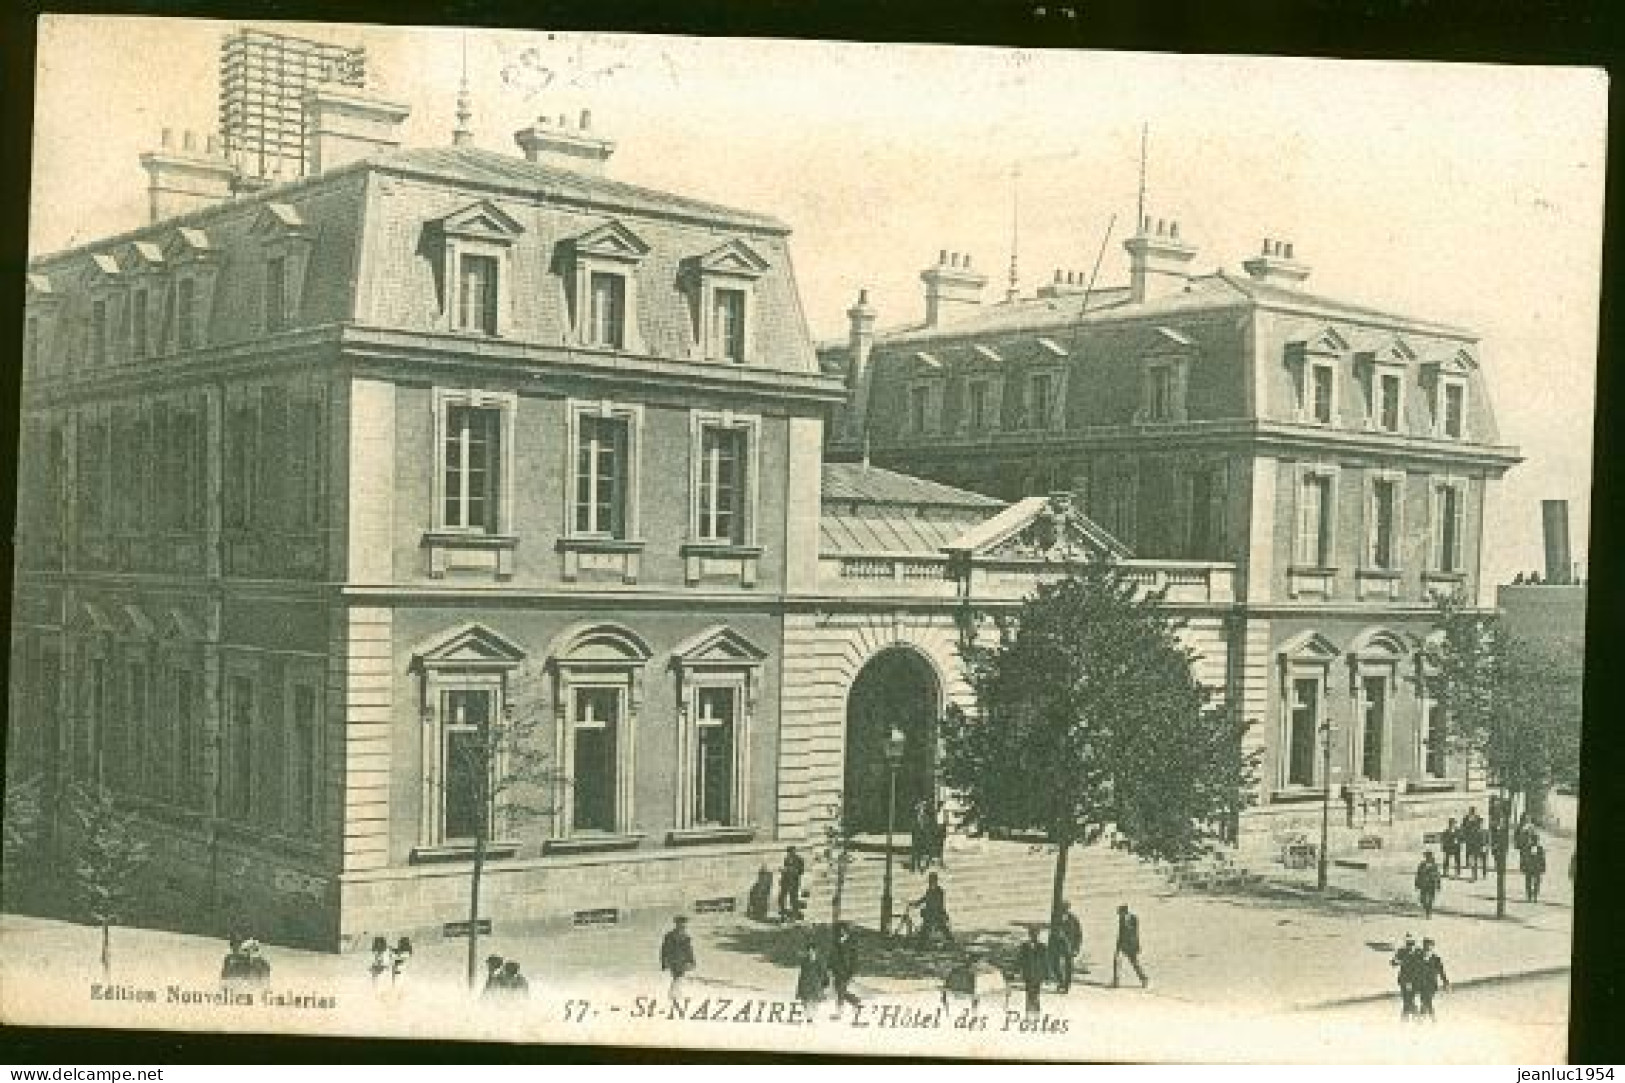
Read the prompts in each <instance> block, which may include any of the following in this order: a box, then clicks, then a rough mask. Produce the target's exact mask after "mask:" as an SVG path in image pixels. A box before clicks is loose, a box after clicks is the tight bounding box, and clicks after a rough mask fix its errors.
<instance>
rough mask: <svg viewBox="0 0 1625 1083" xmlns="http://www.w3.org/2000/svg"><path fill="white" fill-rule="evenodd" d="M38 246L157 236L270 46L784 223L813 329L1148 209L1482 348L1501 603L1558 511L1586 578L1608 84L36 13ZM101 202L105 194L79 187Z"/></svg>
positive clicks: (904, 315) (993, 279)
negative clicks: (247, 44) (236, 51)
mask: <svg viewBox="0 0 1625 1083" xmlns="http://www.w3.org/2000/svg"><path fill="white" fill-rule="evenodd" d="M40 25H41V40H40V50H39V65H40V66H39V73H38V85H37V97H36V101H37V106H36V114H37V115H36V125H35V144H34V186H35V188H34V198H33V202H32V211H31V216H30V250H31V251H32V252H35V253H43V252H50V251H54V250H56V249H59V248H63V247H66V246H69V245H72V244H76V243H82V242H85V241H89V240H93V239H95V238H97V237H100V236H105V235H108V234H111V233H115V232H118V231H121V230H125V229H130V228H133V227H136V226H139V225H142V224H144V222H145V218H146V175H145V173H144V172H143V171H142V170H141V168H140V164H139V160H138V159H139V155H140V153H141V152H142V151H145V150H150V149H153V148H155V147H156V146H157V145H158V142H159V137H160V132H161V129H163V128H165V127H168V128H173V129H176V130H177V131H180V130H183V129H193V130H195V131H198V132H205V131H209V130H212V129H213V128H214V126H215V123H216V85H215V80H216V64H217V54H218V49H219V45H220V41H221V38H222V37H223V36H224V35H225V34H226V33H227V32H229V31H231V30H233V29H235V28H236V27H238V26H241V25H263V26H266V27H267V28H274V29H280V30H282V31H284V32H288V33H299V34H307V35H308V36H311V37H315V38H318V39H321V40H325V41H331V42H333V43H335V44H342V45H357V44H360V45H365V46H366V47H367V50H368V63H369V68H370V72H369V74H370V76H371V82H372V86H373V87H374V89H376V90H377V91H378V92H379V93H382V94H384V95H386V96H389V97H392V98H395V99H397V100H400V101H402V102H404V103H406V104H408V105H410V106H411V107H412V114H411V116H410V118H409V119H408V120H407V122H406V124H405V126H404V129H403V136H404V139H405V141H406V143H407V144H409V145H420V146H421V145H444V144H447V143H449V142H450V138H451V130H452V126H453V124H454V115H453V114H454V111H455V102H456V95H457V89H458V82H459V78H460V75H461V73H462V71H463V70H464V63H465V61H464V56H465V52H466V71H467V77H468V82H469V89H470V92H471V95H472V99H473V106H474V114H475V116H474V121H473V126H474V129H475V143H476V144H477V145H479V146H483V147H486V148H488V149H491V150H497V151H502V152H505V153H515V154H517V153H518V151H517V148H516V147H515V145H514V143H513V138H512V133H513V132H515V131H516V130H518V129H520V128H522V127H525V126H527V125H529V124H530V123H532V122H533V121H534V120H535V118H536V117H537V116H539V115H549V116H557V115H559V114H561V113H568V114H570V115H572V116H574V115H575V114H577V113H578V112H579V111H580V110H581V109H583V108H590V109H591V110H592V113H593V128H594V130H595V131H597V132H598V133H600V134H602V135H606V136H609V137H612V138H614V139H615V140H616V141H617V149H616V153H615V156H614V157H613V158H612V159H611V161H610V163H609V167H610V175H611V176H613V177H615V178H617V179H619V180H624V181H628V182H631V183H636V184H643V185H647V186H650V187H654V188H660V189H665V190H669V191H674V192H680V193H683V194H685V195H690V196H694V197H698V198H703V199H710V200H714V201H717V202H720V203H725V204H729V205H733V206H739V207H744V208H749V209H752V210H759V211H765V212H768V213H771V214H773V215H775V216H777V217H778V218H780V219H782V220H784V221H786V222H788V223H789V224H790V226H791V227H792V229H793V230H794V232H793V234H792V237H791V250H792V253H793V258H794V260H795V272H796V278H797V282H798V284H799V287H800V290H801V295H802V301H803V306H804V308H805V311H806V314H807V319H808V322H809V324H810V327H811V330H812V332H813V334H814V335H815V336H817V337H818V338H820V339H840V338H844V336H845V331H846V317H845V311H846V309H847V308H848V307H849V306H850V305H851V303H852V301H853V300H854V299H855V297H856V294H857V291H858V289H859V288H860V287H862V288H867V289H868V290H869V294H870V300H871V302H872V303H873V304H874V305H875V307H876V308H877V309H878V310H879V313H880V323H881V326H882V327H884V326H886V325H888V324H903V323H908V322H910V321H914V320H917V319H919V318H920V317H921V315H922V314H923V309H924V300H923V293H922V287H921V284H920V282H919V272H920V271H921V270H922V269H924V268H925V267H926V266H928V265H929V264H932V263H935V261H936V256H937V253H938V251H939V250H941V249H950V250H953V251H958V252H964V253H968V254H970V255H971V256H972V257H973V260H974V265H975V266H976V267H977V268H980V269H982V270H984V271H985V272H986V273H987V274H988V276H989V279H990V281H989V285H988V289H987V293H986V295H985V296H986V299H987V300H989V301H991V300H996V299H997V298H998V297H1000V296H1002V291H1003V289H1004V287H1005V286H1006V285H1007V275H1008V271H1009V266H1010V261H1011V250H1012V241H1013V240H1014V242H1015V248H1016V252H1017V256H1018V267H1019V276H1020V284H1021V288H1022V289H1023V291H1024V292H1028V293H1030V292H1031V291H1032V290H1033V289H1034V288H1036V287H1037V286H1039V285H1041V284H1043V283H1045V282H1047V281H1049V280H1050V279H1051V278H1052V276H1053V273H1054V271H1055V269H1057V268H1063V269H1067V270H1073V271H1081V272H1085V273H1087V272H1089V271H1090V269H1091V268H1092V267H1093V266H1094V264H1095V261H1096V259H1097V256H1098V254H1099V253H1100V252H1101V251H1102V245H1103V242H1104V258H1103V259H1102V260H1101V263H1100V270H1099V276H1098V281H1099V284H1100V285H1102V286H1109V285H1114V284H1120V283H1123V282H1125V281H1126V279H1127V273H1128V263H1127V256H1126V254H1125V253H1124V251H1123V248H1122V241H1123V239H1124V238H1125V237H1126V236H1127V235H1128V234H1129V233H1130V232H1131V230H1132V224H1133V221H1134V217H1135V207H1136V201H1137V198H1138V190H1139V185H1140V167H1141V154H1140V151H1141V134H1142V127H1144V128H1145V129H1146V130H1148V133H1149V134H1148V138H1147V140H1146V147H1147V154H1146V156H1145V200H1146V211H1147V213H1149V214H1151V215H1153V216H1155V217H1160V218H1166V219H1170V220H1177V221H1178V222H1179V223H1180V232H1181V235H1182V237H1183V238H1185V239H1186V240H1187V241H1189V242H1191V243H1193V244H1195V245H1196V246H1197V247H1198V249H1199V251H1198V254H1197V257H1196V259H1195V261H1194V263H1193V270H1195V271H1196V272H1198V273H1203V272H1208V271H1212V270H1216V269H1219V268H1224V269H1227V270H1232V271H1237V270H1239V268H1240V264H1241V261H1242V260H1244V259H1246V258H1248V257H1249V256H1251V255H1253V254H1254V253H1255V252H1257V251H1258V250H1259V247H1260V245H1261V242H1262V240H1263V239H1264V238H1266V237H1268V238H1274V239H1278V240H1286V241H1290V242H1292V243H1293V245H1294V248H1295V252H1296V255H1297V257H1298V259H1299V261H1300V262H1303V263H1307V264H1309V265H1310V266H1311V267H1312V268H1313V271H1312V274H1311V276H1310V278H1309V280H1308V282H1307V283H1306V284H1305V288H1307V289H1309V290H1311V291H1313V292H1316V293H1322V294H1329V295H1332V296H1335V297H1338V298H1341V299H1345V300H1350V301H1357V302H1360V303H1364V304H1369V305H1372V306H1375V307H1378V308H1383V309H1387V310H1391V311H1395V312H1399V313H1404V314H1408V315H1412V316H1417V317H1421V318H1425V319H1430V320H1436V321H1441V322H1446V323H1451V324H1457V325H1462V326H1466V327H1470V328H1473V329H1475V330H1476V331H1478V332H1479V333H1480V334H1481V335H1482V346H1481V360H1482V363H1483V365H1484V368H1485V372H1486V374H1487V378H1488V380H1489V383H1490V387H1491V393H1492V396H1493V399H1494V403H1495V408H1496V414H1497V420H1498V422H1499V425H1500V429H1501V440H1502V442H1503V443H1509V444H1514V445H1517V446H1519V447H1520V448H1521V449H1522V451H1523V454H1524V455H1525V456H1526V458H1527V461H1526V462H1524V463H1523V464H1522V465H1520V466H1518V467H1516V468H1514V469H1513V471H1512V472H1511V473H1510V474H1508V475H1507V477H1506V479H1505V480H1504V481H1502V482H1501V483H1500V485H1499V487H1498V490H1497V492H1496V493H1495V494H1494V495H1493V496H1492V500H1491V505H1490V507H1489V509H1488V513H1487V514H1488V515H1489V522H1488V525H1487V530H1486V536H1487V537H1488V538H1489V539H1491V543H1490V545H1489V546H1487V551H1486V555H1485V566H1484V580H1485V582H1486V583H1487V584H1493V583H1498V582H1506V581H1508V580H1509V579H1510V578H1511V576H1512V575H1513V574H1514V573H1515V572H1518V571H1524V570H1532V569H1535V568H1539V567H1542V566H1543V556H1542V547H1541V535H1540V501H1541V500H1543V499H1564V500H1567V501H1569V504H1570V509H1571V532H1572V534H1573V537H1574V549H1575V555H1576V559H1578V560H1580V561H1582V562H1584V560H1585V558H1586V541H1585V539H1586V532H1587V521H1588V514H1589V497H1590V487H1591V436H1592V417H1593V409H1594V402H1595V382H1596V375H1595V374H1596V352H1597V319H1598V289H1599V282H1600V273H1601V241H1602V214H1603V198H1602V193H1603V184H1604V174H1603V165H1604V159H1605V133H1606V98H1607V83H1606V78H1605V76H1604V75H1603V74H1602V73H1601V72H1599V71H1595V70H1586V69H1577V68H1542V67H1533V66H1520V67H1512V66H1491V65H1465V64H1436V63H1429V64H1421V63H1418V64H1402V63H1393V62H1374V61H1328V60H1299V59H1291V58H1258V57H1225V56H1193V55H1178V56H1175V55H1156V54H1148V53H1105V52H1083V51H1060V50H1019V49H1004V48H999V49H993V48H967V47H945V46H916V45H901V46H900V45H880V44H868V45H866V44H850V43H820V42H789V41H768V40H743V39H732V40H730V39H717V38H707V39H701V38H680V37H657V36H647V37H629V36H607V35H582V34H557V35H552V34H546V33H537V32H530V31H526V32H511V33H510V32H501V31H491V30H468V31H462V30H456V29H450V30H447V29H426V30H412V29H405V28H395V27H367V26H359V25H351V26H317V25H314V24H280V25H276V26H273V25H272V24H242V23H224V22H209V21H203V20H159V19H130V18H100V17H94V18H93V17H68V16H48V17H46V18H45V19H44V20H42V22H41V24H40ZM88 178H94V180H93V181H91V182H88V183H87V179H88Z"/></svg>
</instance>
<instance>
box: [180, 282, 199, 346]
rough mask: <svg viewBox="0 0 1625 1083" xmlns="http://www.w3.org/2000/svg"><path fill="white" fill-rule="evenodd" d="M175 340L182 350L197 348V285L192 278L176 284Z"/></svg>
mask: <svg viewBox="0 0 1625 1083" xmlns="http://www.w3.org/2000/svg"><path fill="white" fill-rule="evenodd" d="M175 339H176V342H177V344H178V345H179V348H180V349H183V350H191V349H195V348H196V347H197V343H198V333H197V283H196V282H194V281H192V280H191V279H190V278H183V279H181V280H180V281H179V282H177V283H175Z"/></svg>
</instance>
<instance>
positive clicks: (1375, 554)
mask: <svg viewBox="0 0 1625 1083" xmlns="http://www.w3.org/2000/svg"><path fill="white" fill-rule="evenodd" d="M1398 511H1399V485H1398V483H1397V482H1394V481H1390V480H1388V479H1387V478H1378V479H1377V480H1375V481H1373V482H1372V483H1371V552H1370V554H1369V559H1370V564H1371V567H1373V568H1381V569H1384V570H1388V571H1392V570H1393V569H1394V568H1396V567H1397V566H1398V560H1397V553H1396V552H1395V536H1394V534H1395V520H1396V518H1397V513H1398Z"/></svg>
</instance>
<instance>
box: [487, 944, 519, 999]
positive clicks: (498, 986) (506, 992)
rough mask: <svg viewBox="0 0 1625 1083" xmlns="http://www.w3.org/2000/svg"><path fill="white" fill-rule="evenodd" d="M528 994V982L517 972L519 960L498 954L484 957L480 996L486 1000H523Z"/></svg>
mask: <svg viewBox="0 0 1625 1083" xmlns="http://www.w3.org/2000/svg"><path fill="white" fill-rule="evenodd" d="M529 996H530V982H529V981H528V980H527V979H526V978H525V976H524V975H523V974H521V973H519V960H517V959H504V958H503V957H502V956H500V955H487V956H486V957H485V986H484V988H482V989H481V990H480V997H481V998H482V999H487V1000H524V999H525V998H527V997H529Z"/></svg>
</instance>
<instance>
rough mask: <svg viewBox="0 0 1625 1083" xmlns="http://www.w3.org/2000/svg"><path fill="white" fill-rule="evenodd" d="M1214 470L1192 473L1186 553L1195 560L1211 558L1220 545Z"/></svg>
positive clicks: (1186, 513)
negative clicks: (1215, 502)
mask: <svg viewBox="0 0 1625 1083" xmlns="http://www.w3.org/2000/svg"><path fill="white" fill-rule="evenodd" d="M1214 474H1215V471H1213V470H1197V471H1195V472H1194V473H1192V474H1191V475H1190V488H1189V492H1190V497H1189V503H1188V505H1187V507H1186V511H1185V515H1186V522H1187V523H1188V524H1189V528H1188V529H1189V535H1188V537H1187V539H1186V544H1185V555H1186V556H1188V557H1190V558H1191V559H1193V560H1203V559H1210V558H1211V557H1212V556H1213V551H1214V549H1216V548H1217V546H1218V533H1219V531H1218V524H1217V523H1216V522H1215V521H1214V520H1215V518H1216V517H1215V514H1214V513H1215V511H1216V508H1215V506H1214V490H1215V488H1216V487H1217V486H1216V485H1215V480H1216V479H1215V478H1214Z"/></svg>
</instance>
